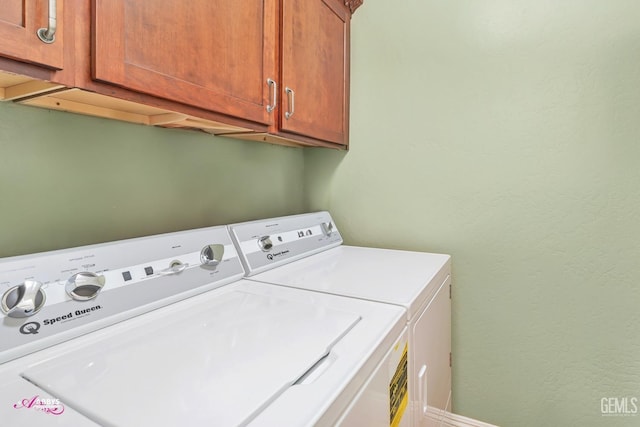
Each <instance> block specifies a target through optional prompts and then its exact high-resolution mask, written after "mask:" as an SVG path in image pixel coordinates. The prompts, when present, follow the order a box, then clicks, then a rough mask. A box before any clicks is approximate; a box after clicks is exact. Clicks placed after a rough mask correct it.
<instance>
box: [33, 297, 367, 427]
mask: <svg viewBox="0 0 640 427" xmlns="http://www.w3.org/2000/svg"><path fill="white" fill-rule="evenodd" d="M154 318H157V316H155V317H154V316H149V317H147V318H146V319H145V320H144V321H141V319H134V320H137V321H130V324H131V327H132V329H130V330H129V331H128V333H126V334H119V335H112V336H107V337H105V338H104V339H101V340H99V341H95V342H94V340H92V342H91V344H90V345H87V346H84V347H81V348H77V349H76V350H75V351H73V352H69V353H68V354H65V355H62V356H58V357H56V358H53V359H51V360H48V361H45V362H43V363H40V364H38V365H33V366H32V367H30V368H28V369H27V370H26V371H24V374H23V376H24V377H25V378H26V379H28V380H29V381H31V382H32V383H34V384H36V385H38V386H39V387H41V388H43V389H44V390H46V391H47V392H49V393H50V394H51V395H53V396H55V397H57V398H59V399H60V400H61V401H62V402H64V403H65V404H66V405H68V406H70V407H72V408H73V409H75V410H76V411H78V412H80V413H82V414H84V415H85V416H86V417H88V418H89V419H91V420H94V421H95V422H97V423H99V424H102V425H158V426H160V425H181V424H183V423H184V422H185V420H188V421H189V424H191V425H238V424H244V423H247V422H248V421H250V420H251V419H252V418H253V417H255V416H256V415H257V414H258V413H259V412H260V411H261V410H262V409H264V408H265V407H266V406H268V404H269V403H270V402H271V401H272V400H274V399H275V398H276V397H277V396H278V395H280V394H281V393H282V392H284V390H286V389H287V388H288V387H289V386H290V385H292V384H293V383H294V382H295V381H296V380H297V379H299V378H300V377H301V376H302V375H303V374H304V373H305V372H306V371H308V370H309V369H310V368H311V367H312V366H313V365H314V364H316V363H317V362H318V360H320V359H321V358H322V357H324V356H325V355H326V354H327V353H328V352H329V350H330V349H331V347H332V346H333V345H334V344H335V343H336V342H338V341H339V340H340V339H341V337H342V336H344V334H346V333H347V332H348V331H349V330H350V329H351V328H352V327H353V326H354V325H355V324H356V323H357V322H358V321H359V320H360V317H359V316H357V315H355V314H353V313H345V312H341V311H337V310H332V309H328V308H326V307H323V306H313V305H310V304H301V303H293V302H291V301H288V300H284V299H280V298H278V297H273V296H272V297H269V296H262V295H256V294H252V293H248V292H243V291H233V292H229V293H226V294H223V295H220V296H219V297H216V298H214V299H211V300H209V301H208V303H207V304H200V305H197V306H195V307H192V308H191V309H190V310H189V311H185V310H183V311H180V312H177V313H176V312H171V318H164V319H162V320H153V319H154Z"/></svg>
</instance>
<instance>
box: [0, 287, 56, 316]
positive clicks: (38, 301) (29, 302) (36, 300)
mask: <svg viewBox="0 0 640 427" xmlns="http://www.w3.org/2000/svg"><path fill="white" fill-rule="evenodd" d="M46 300H47V297H46V295H45V293H44V290H43V289H42V283H40V282H38V281H36V280H25V281H24V282H23V283H21V284H19V285H18V286H14V287H12V288H10V289H9V290H7V291H6V292H5V293H4V294H3V295H2V300H1V301H0V309H1V310H2V312H3V313H4V314H6V315H7V316H9V317H29V316H33V315H34V314H36V313H37V312H38V311H40V309H41V308H42V307H44V303H45V301H46Z"/></svg>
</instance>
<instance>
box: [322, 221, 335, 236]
mask: <svg viewBox="0 0 640 427" xmlns="http://www.w3.org/2000/svg"><path fill="white" fill-rule="evenodd" d="M322 231H323V232H324V234H326V235H327V237H329V236H331V233H333V222H331V221H329V222H323V223H322Z"/></svg>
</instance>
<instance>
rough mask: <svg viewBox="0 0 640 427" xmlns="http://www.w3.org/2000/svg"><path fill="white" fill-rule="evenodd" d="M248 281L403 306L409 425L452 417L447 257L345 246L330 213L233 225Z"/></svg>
mask: <svg viewBox="0 0 640 427" xmlns="http://www.w3.org/2000/svg"><path fill="white" fill-rule="evenodd" d="M229 227H230V230H231V235H232V238H233V239H234V241H235V243H236V246H237V248H238V250H239V252H240V256H241V258H242V262H243V264H244V266H245V270H246V271H247V274H248V277H247V278H248V279H249V280H254V281H259V282H262V283H268V284H275V285H280V286H286V287H293V288H298V289H304V290H311V291H316V292H321V293H325V294H332V295H341V296H348V297H352V298H357V299H360V300H366V301H376V302H382V303H386V304H392V305H396V306H399V307H402V308H403V309H404V310H405V315H406V323H407V328H408V332H409V342H408V355H409V378H408V381H409V397H410V399H409V400H410V402H409V407H410V408H411V410H410V416H411V418H412V423H411V424H412V425H416V426H423V425H440V423H441V421H442V420H443V418H444V416H445V414H446V413H447V412H448V411H450V410H451V259H450V256H449V255H443V254H431V253H422V252H410V251H400V250H388V249H377V248H366V247H355V246H347V245H343V244H342V243H343V240H342V236H341V235H340V231H339V229H338V227H337V226H336V224H335V223H334V221H333V219H332V218H331V215H330V214H329V213H328V212H316V213H310V214H303V215H293V216H288V217H280V218H272V219H265V220H258V221H250V222H245V223H240V224H233V225H230V226H229Z"/></svg>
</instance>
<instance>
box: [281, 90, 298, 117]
mask: <svg viewBox="0 0 640 427" xmlns="http://www.w3.org/2000/svg"><path fill="white" fill-rule="evenodd" d="M284 91H285V92H286V93H287V97H288V98H289V107H290V108H289V111H287V112H286V113H284V117H285V118H287V119H289V118H291V116H293V113H294V112H295V109H296V106H295V104H294V99H295V97H296V93H295V92H294V91H293V89H291V88H290V87H285V88H284Z"/></svg>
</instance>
